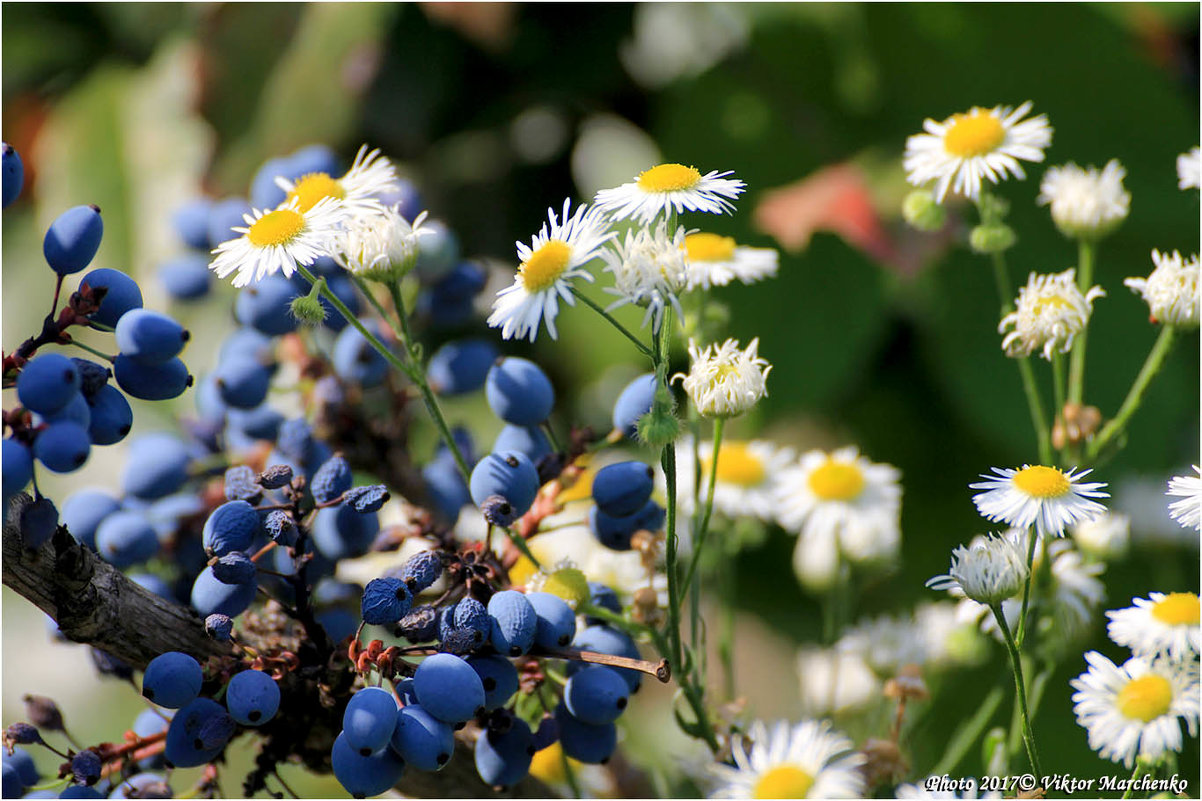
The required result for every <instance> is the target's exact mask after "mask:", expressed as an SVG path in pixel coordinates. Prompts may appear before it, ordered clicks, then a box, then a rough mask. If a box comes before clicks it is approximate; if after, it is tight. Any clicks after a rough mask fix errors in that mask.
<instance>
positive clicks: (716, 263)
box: [684, 231, 780, 289]
mask: <svg viewBox="0 0 1202 801" xmlns="http://www.w3.org/2000/svg"><path fill="white" fill-rule="evenodd" d="M684 246H685V250H686V251H687V252H688V256H689V268H688V288H689V289H709V288H710V287H715V286H726V285H727V284H729V283H730V282H731V281H733V280H734V279H736V278H737V279H739V280H740V281H742V282H743V283H744V284H754V283H755V282H756V281H759V280H761V279H764V278H772V277H773V276H775V275H776V269H777V265H778V262H779V260H780V256H779V254H778V253H777V252H776V248H753V247H747V246H746V245H738V244H736V243H735V240H734V239H733V238H731V237H729V236H721V235H719V234H710V233H705V232H700V231H699V232H695V233H692V234H689V235H688V236H686V237H685V239H684Z"/></svg>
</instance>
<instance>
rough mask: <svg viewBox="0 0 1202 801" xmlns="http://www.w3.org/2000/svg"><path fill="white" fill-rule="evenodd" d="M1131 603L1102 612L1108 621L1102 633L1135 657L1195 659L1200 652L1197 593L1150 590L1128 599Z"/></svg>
mask: <svg viewBox="0 0 1202 801" xmlns="http://www.w3.org/2000/svg"><path fill="white" fill-rule="evenodd" d="M1131 603H1133V604H1135V605H1134V606H1128V607H1127V608H1125V609H1112V610H1110V611H1109V612H1107V613H1106V617H1108V618H1110V622H1109V623H1108V624H1106V633H1107V634H1109V635H1110V639H1112V640H1114V641H1115V642H1116V643H1118V644H1119V645H1125V646H1127V647H1128V648H1130V649H1131V652H1132V653H1134V654H1135V655H1136V656H1144V657H1148V658H1154V657H1157V656H1161V655H1167V656H1168V657H1169V658H1170V659H1175V660H1185V659H1197V657H1198V653H1199V651H1202V628H1199V626H1198V621H1199V615H1198V595H1197V594H1196V593H1192V592H1171V593H1169V594H1168V595H1165V594H1164V593H1160V592H1150V593H1148V597H1147V598H1146V599H1145V598H1132V599H1131Z"/></svg>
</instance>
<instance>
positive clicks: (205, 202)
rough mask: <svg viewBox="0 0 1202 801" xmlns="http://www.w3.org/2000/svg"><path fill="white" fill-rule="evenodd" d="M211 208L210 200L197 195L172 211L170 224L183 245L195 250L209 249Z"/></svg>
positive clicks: (211, 202)
mask: <svg viewBox="0 0 1202 801" xmlns="http://www.w3.org/2000/svg"><path fill="white" fill-rule="evenodd" d="M212 210H213V201H212V200H209V199H208V198H207V197H198V198H195V199H194V200H189V201H188V202H187V203H184V204H183V205H182V206H180V207H179V208H177V209H176V210H175V211H174V212H172V214H171V224H172V225H173V226H174V227H175V233H176V234H177V235H178V236H179V238H180V240H181V241H182V242H183V243H184V244H185V245H187V246H188V247H190V248H196V249H197V250H208V249H209V213H210V212H211V211H212Z"/></svg>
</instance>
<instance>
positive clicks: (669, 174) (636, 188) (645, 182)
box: [595, 164, 746, 224]
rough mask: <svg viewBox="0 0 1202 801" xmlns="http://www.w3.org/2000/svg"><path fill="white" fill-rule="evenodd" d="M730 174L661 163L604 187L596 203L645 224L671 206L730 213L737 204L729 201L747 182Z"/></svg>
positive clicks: (619, 216) (617, 215)
mask: <svg viewBox="0 0 1202 801" xmlns="http://www.w3.org/2000/svg"><path fill="white" fill-rule="evenodd" d="M730 174H731V171H730V170H727V171H726V172H718V171H717V170H714V171H713V172H707V173H706V174H705V175H702V174H701V173H700V172H699V171H698V170H697V168H695V167H686V166H684V165H683V164H659V165H656V166H654V167H651V168H650V169H647V170H644V171H643V172H641V173H639V175H638V177H637V178H635V179H634V181H632V182H631V183H628V184H622V185H621V186H618V187H615V188H613V189H602V190H601V191H600V192H598V193H597V198H596V200H595V203H596V205H597V206H598V207H599V208H601V209H603V210H605V211H607V212H609V213H610V216H611V217H613V219H615V220H625V219H628V218H634V219H636V220H638V221H640V222H642V223H644V224H648V223H650V222H651V221H652V220H654V219H655V218H656V216H657V215H659V214H660V213H661V212H662V213H663V214H664V215H665V216H666V215H667V213H668V211H669V210H670V209H675V210H676V213H677V214H680V213H681V212H683V211H685V210H688V211H703V212H706V213H708V214H727V213H730V212H731V211H734V208H735V206H734V204H733V203H731V202H730V201H731V200H733V199H735V198H737V197H738V196H739V195H740V194H742V192H743V189H744V187H745V186H746V184H744V183H743V182H742V181H738V180H734V179H731V178H727V177H726V176H728V175H730Z"/></svg>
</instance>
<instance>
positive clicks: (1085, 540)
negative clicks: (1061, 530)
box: [1069, 512, 1131, 559]
mask: <svg viewBox="0 0 1202 801" xmlns="http://www.w3.org/2000/svg"><path fill="white" fill-rule="evenodd" d="M1069 531H1070V533H1071V534H1072V537H1073V542H1075V543H1076V544H1077V547H1078V548H1080V549H1081V550H1082V551H1084V552H1085V553H1087V554H1089V555H1090V556H1092V557H1094V558H1096V559H1117V558H1120V557H1122V556H1123V555H1124V554H1126V553H1127V544H1128V542H1129V541H1130V538H1131V518H1129V517H1127V515H1124V514H1118V513H1116V512H1107V513H1105V514H1100V515H1098V516H1097V517H1095V518H1092V519H1089V520H1082V521H1081V522H1080V523H1077V524H1076V525H1075V526H1073V527H1072V528H1070V529H1069Z"/></svg>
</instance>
